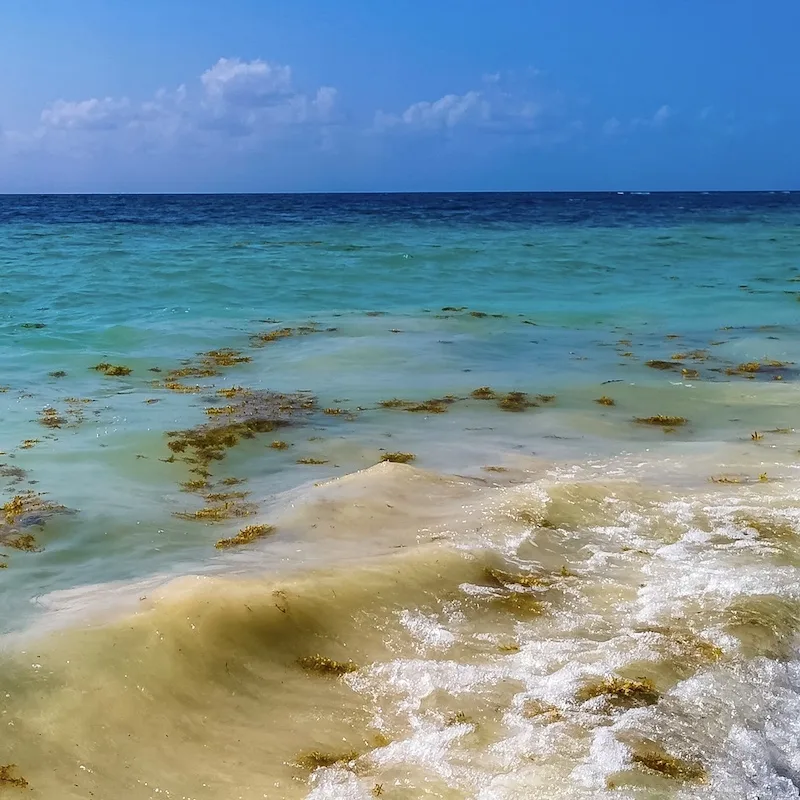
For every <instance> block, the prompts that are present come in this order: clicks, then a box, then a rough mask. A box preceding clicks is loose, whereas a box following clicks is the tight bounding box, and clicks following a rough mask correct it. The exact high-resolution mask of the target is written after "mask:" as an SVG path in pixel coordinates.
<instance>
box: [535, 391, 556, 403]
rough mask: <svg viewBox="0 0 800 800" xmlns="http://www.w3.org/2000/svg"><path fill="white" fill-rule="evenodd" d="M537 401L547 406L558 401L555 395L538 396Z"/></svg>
mask: <svg viewBox="0 0 800 800" xmlns="http://www.w3.org/2000/svg"><path fill="white" fill-rule="evenodd" d="M536 399H537V400H538V401H539V402H540V403H542V404H543V405H547V404H548V403H552V402H553V401H554V400H555V399H556V396H555V395H554V394H537V395H536Z"/></svg>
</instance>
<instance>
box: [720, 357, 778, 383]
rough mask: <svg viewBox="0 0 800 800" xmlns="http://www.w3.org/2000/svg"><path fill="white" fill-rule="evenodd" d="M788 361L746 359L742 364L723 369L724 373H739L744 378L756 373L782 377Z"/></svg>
mask: <svg viewBox="0 0 800 800" xmlns="http://www.w3.org/2000/svg"><path fill="white" fill-rule="evenodd" d="M789 367H790V365H789V363H788V362H786V361H775V360H774V359H767V360H765V361H747V362H745V363H744V364H739V365H737V366H735V367H728V368H727V369H726V370H725V374H726V375H739V376H743V377H745V378H750V379H753V378H755V377H756V375H769V376H775V375H780V376H781V377H783V375H784V374H786V373H787V372H788V370H789Z"/></svg>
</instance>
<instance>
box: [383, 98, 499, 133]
mask: <svg viewBox="0 0 800 800" xmlns="http://www.w3.org/2000/svg"><path fill="white" fill-rule="evenodd" d="M490 115H491V106H490V105H489V103H488V102H487V101H486V99H485V98H484V97H483V95H482V94H481V92H475V91H472V92H467V93H466V94H462V95H458V94H446V95H445V96H444V97H441V98H439V99H438V100H435V101H433V102H428V101H426V100H423V101H421V102H419V103H414V104H413V105H410V106H409V107H408V108H407V109H406V110H405V111H403V112H402V114H399V115H395V114H384V113H383V112H382V111H379V112H378V115H377V116H376V122H378V124H379V126H380V127H383V128H391V127H395V126H401V125H408V126H410V127H412V128H423V129H424V128H428V129H436V128H453V127H455V126H456V125H458V124H460V123H464V122H468V121H472V122H479V121H481V120H484V121H485V120H487V119H489V117H490Z"/></svg>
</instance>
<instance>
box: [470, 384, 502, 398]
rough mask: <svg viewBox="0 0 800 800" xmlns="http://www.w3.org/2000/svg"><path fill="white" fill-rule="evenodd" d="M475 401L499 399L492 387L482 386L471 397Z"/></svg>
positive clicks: (471, 393)
mask: <svg viewBox="0 0 800 800" xmlns="http://www.w3.org/2000/svg"><path fill="white" fill-rule="evenodd" d="M469 396H470V397H471V398H473V399H474V400H494V399H495V398H496V397H497V392H496V391H495V390H494V389H492V388H491V386H480V387H479V388H477V389H475V390H474V391H472V392H470V395H469Z"/></svg>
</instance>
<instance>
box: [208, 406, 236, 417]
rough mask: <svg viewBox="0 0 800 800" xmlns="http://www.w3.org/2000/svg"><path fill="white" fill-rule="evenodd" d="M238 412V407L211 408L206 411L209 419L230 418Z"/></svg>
mask: <svg viewBox="0 0 800 800" xmlns="http://www.w3.org/2000/svg"><path fill="white" fill-rule="evenodd" d="M237 410H238V406H210V407H209V408H207V409H206V414H208V416H209V417H221V416H230V415H231V414H235V413H236V412H237Z"/></svg>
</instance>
